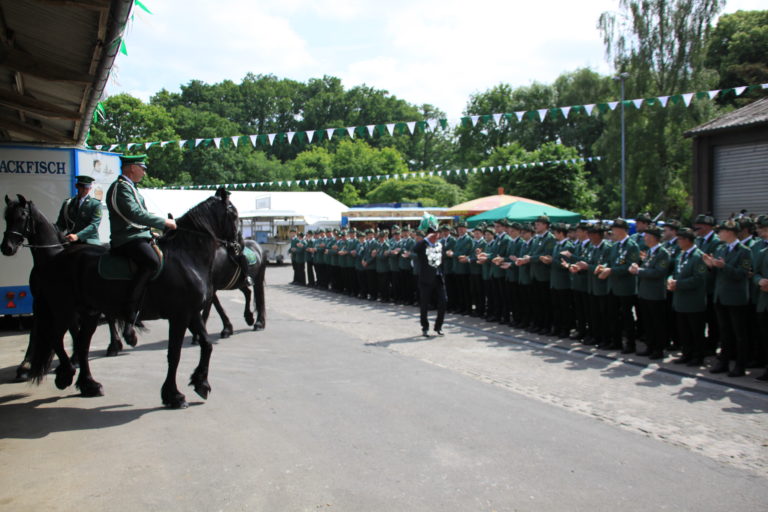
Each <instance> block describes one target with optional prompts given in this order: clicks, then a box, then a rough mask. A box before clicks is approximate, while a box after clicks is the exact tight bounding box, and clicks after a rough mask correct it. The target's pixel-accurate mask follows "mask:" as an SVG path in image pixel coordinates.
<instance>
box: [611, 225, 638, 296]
mask: <svg viewBox="0 0 768 512" xmlns="http://www.w3.org/2000/svg"><path fill="white" fill-rule="evenodd" d="M633 263H637V264H640V249H639V248H638V247H637V244H636V243H635V242H633V241H632V240H631V239H629V238H628V239H626V240H624V241H623V242H617V243H614V244H613V246H611V252H610V253H609V254H608V267H610V269H611V275H610V276H609V277H608V290H609V291H610V292H611V293H612V294H613V295H615V296H616V297H628V296H630V295H636V294H637V277H636V276H633V275H632V274H630V273H629V266H630V265H632V264H633Z"/></svg>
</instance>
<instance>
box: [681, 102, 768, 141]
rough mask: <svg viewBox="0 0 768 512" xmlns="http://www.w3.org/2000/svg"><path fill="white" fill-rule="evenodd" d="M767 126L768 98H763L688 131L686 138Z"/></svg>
mask: <svg viewBox="0 0 768 512" xmlns="http://www.w3.org/2000/svg"><path fill="white" fill-rule="evenodd" d="M766 124H768V98H763V99H760V100H757V101H755V102H753V103H750V104H749V105H746V106H744V107H741V108H739V109H736V110H734V111H732V112H728V113H727V114H725V115H722V116H720V117H717V118H715V119H713V120H711V121H708V122H706V123H704V124H702V125H699V126H697V127H696V128H693V129H691V130H688V131H687V132H685V136H686V137H695V136H697V135H704V134H710V133H715V132H724V131H730V130H736V129H740V128H746V127H750V126H761V125H766Z"/></svg>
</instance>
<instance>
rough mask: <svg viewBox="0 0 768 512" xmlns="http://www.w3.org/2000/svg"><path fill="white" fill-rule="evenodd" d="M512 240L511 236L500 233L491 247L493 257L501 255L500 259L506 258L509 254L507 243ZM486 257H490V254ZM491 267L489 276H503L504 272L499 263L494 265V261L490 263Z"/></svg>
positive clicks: (499, 277)
mask: <svg viewBox="0 0 768 512" xmlns="http://www.w3.org/2000/svg"><path fill="white" fill-rule="evenodd" d="M511 242H512V238H510V236H509V235H508V234H506V233H502V234H501V235H499V236H497V237H496V245H494V248H493V258H495V257H496V256H501V258H502V259H504V260H506V259H507V257H508V256H509V245H510V243H511ZM488 259H489V260H490V259H491V256H490V254H489V255H488ZM490 269H491V277H493V278H497V279H502V278H504V273H505V272H506V271H505V270H504V269H503V268H501V266H500V265H496V264H495V263H491V266H490Z"/></svg>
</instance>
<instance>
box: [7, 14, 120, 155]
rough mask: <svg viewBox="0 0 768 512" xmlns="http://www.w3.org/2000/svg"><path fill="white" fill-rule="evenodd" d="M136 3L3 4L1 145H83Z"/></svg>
mask: <svg viewBox="0 0 768 512" xmlns="http://www.w3.org/2000/svg"><path fill="white" fill-rule="evenodd" d="M132 6H133V0H14V1H13V2H2V3H0V141H6V142H22V143H36V144H51V145H72V146H82V145H83V144H84V143H85V138H86V136H87V134H88V129H89V128H90V122H91V118H92V116H93V112H94V110H95V108H96V105H97V103H98V102H99V100H100V99H101V97H102V94H103V93H104V88H105V87H106V84H107V80H108V78H109V73H110V71H111V70H112V66H113V64H114V61H115V57H116V56H117V54H118V52H119V51H120V37H121V35H122V33H123V31H124V29H125V25H126V23H127V21H128V17H129V15H130V12H131V8H132Z"/></svg>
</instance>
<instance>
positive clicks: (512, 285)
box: [504, 281, 520, 322]
mask: <svg viewBox="0 0 768 512" xmlns="http://www.w3.org/2000/svg"><path fill="white" fill-rule="evenodd" d="M504 284H505V287H506V293H507V305H508V309H509V321H510V322H517V321H518V318H519V317H520V306H519V298H518V293H519V292H518V285H517V282H515V281H505V283H504Z"/></svg>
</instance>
